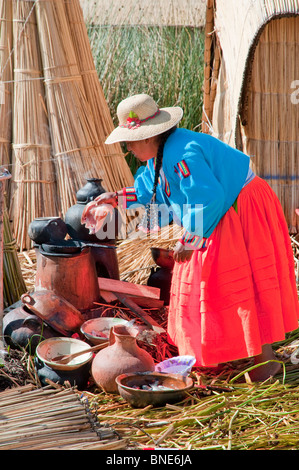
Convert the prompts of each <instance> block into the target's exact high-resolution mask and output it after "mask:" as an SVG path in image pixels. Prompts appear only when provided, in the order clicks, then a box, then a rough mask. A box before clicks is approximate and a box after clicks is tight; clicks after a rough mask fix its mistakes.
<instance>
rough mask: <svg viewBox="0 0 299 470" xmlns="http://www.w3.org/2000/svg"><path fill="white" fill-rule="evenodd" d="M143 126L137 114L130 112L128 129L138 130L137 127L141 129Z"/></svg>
mask: <svg viewBox="0 0 299 470" xmlns="http://www.w3.org/2000/svg"><path fill="white" fill-rule="evenodd" d="M140 124H141V121H140V119H138V116H137V114H135V113H134V112H133V111H130V112H129V117H128V118H127V127H128V128H129V129H136V127H139V126H140Z"/></svg>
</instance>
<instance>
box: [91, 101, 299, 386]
mask: <svg viewBox="0 0 299 470" xmlns="http://www.w3.org/2000/svg"><path fill="white" fill-rule="evenodd" d="M117 115H118V118H119V126H118V127H117V128H116V129H114V130H113V132H112V133H111V134H110V136H109V137H108V138H107V140H106V143H107V144H112V143H114V142H126V144H127V148H128V150H130V151H131V152H133V154H134V155H135V157H136V158H138V159H139V160H141V161H142V162H146V166H145V168H144V169H143V171H142V172H141V173H140V174H138V176H137V177H136V179H135V184H134V187H132V188H123V189H121V190H119V191H117V192H116V193H105V194H103V195H101V196H99V197H98V198H97V199H96V200H95V201H93V202H92V203H91V204H90V205H89V206H88V208H87V209H86V212H85V216H86V215H88V214H91V213H92V211H93V209H94V208H95V207H96V206H97V205H99V204H103V203H106V204H111V205H113V207H115V206H116V205H117V204H118V203H119V204H120V203H121V204H122V205H124V207H126V208H132V207H138V206H140V205H145V206H146V208H147V210H146V215H147V218H146V219H144V220H143V222H142V224H141V227H140V228H141V229H143V230H155V229H156V228H157V221H158V217H157V215H156V217H154V220H153V217H151V216H150V215H152V212H150V208H153V207H159V206H160V205H162V206H163V207H165V206H166V207H167V208H168V209H169V211H170V212H171V214H172V215H173V217H174V219H175V220H176V221H179V223H180V224H181V225H182V226H183V227H184V233H183V236H182V238H181V240H179V241H178V243H177V244H176V246H175V248H174V260H175V267H174V270H173V277H172V288H171V298H170V305H169V315H168V335H169V338H170V340H171V341H172V342H173V343H174V344H175V345H176V346H177V347H178V350H179V354H182V355H183V354H189V355H193V356H195V357H196V365H197V366H207V367H211V366H215V365H217V364H220V363H225V362H228V361H234V360H237V359H242V358H247V357H254V360H255V364H257V365H259V367H257V368H255V369H254V370H252V372H251V374H250V376H251V379H252V380H256V381H260V380H266V379H267V378H269V377H270V376H273V375H275V374H276V373H277V372H278V370H279V369H280V364H279V362H277V361H276V362H275V355H274V353H273V350H272V346H271V344H272V343H273V342H276V341H281V340H283V339H284V338H285V333H286V332H289V331H292V330H294V329H296V328H297V327H298V318H299V309H298V298H297V291H296V283H295V273H294V263H293V253H292V249H291V244H290V239H289V234H288V229H287V225H286V222H285V218H284V214H283V211H282V208H281V205H280V203H279V201H278V198H277V197H276V195H275V193H274V192H273V191H272V189H271V188H270V187H269V185H268V184H267V183H266V182H265V181H263V180H262V179H261V178H259V177H258V176H256V175H254V174H253V173H252V171H251V169H250V167H249V163H250V160H249V157H248V156H247V155H245V154H243V153H242V152H240V151H238V150H236V149H233V148H231V147H229V146H228V145H226V144H224V143H223V142H221V141H219V140H218V139H215V138H213V137H212V136H210V135H206V134H201V133H197V132H193V131H189V130H186V129H180V128H177V127H176V126H177V124H178V123H179V121H180V120H181V118H182V115H183V111H182V109H181V108H179V107H171V108H162V109H159V108H158V106H157V104H156V103H155V101H154V100H153V99H152V98H151V97H150V96H148V95H146V94H140V95H135V96H132V97H129V98H127V99H125V100H123V101H122V102H121V103H120V104H119V106H118V109H117ZM120 201H121V202H120ZM149 203H150V204H149ZM158 215H159V214H158ZM160 219H161V216H160ZM267 361H269V362H267Z"/></svg>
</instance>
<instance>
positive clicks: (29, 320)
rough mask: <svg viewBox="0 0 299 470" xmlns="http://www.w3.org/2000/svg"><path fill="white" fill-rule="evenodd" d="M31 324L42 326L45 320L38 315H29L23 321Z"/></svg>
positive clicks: (26, 324) (27, 324) (25, 323)
mask: <svg viewBox="0 0 299 470" xmlns="http://www.w3.org/2000/svg"><path fill="white" fill-rule="evenodd" d="M30 324H31V325H36V326H41V325H42V324H43V321H42V319H41V318H39V317H37V316H36V315H28V317H26V318H25V319H24V321H23V325H24V326H30Z"/></svg>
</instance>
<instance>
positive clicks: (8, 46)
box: [0, 0, 13, 170]
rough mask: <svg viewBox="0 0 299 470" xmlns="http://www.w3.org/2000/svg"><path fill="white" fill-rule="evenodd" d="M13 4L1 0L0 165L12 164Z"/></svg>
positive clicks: (7, 165)
mask: <svg viewBox="0 0 299 470" xmlns="http://www.w3.org/2000/svg"><path fill="white" fill-rule="evenodd" d="M11 50H12V2H11V1H10V0H0V164H1V165H4V166H5V167H8V168H9V170H10V167H9V165H10V163H11V135H12V96H13V93H12V90H13V86H12V75H13V73H12V57H11Z"/></svg>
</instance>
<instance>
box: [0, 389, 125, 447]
mask: <svg viewBox="0 0 299 470" xmlns="http://www.w3.org/2000/svg"><path fill="white" fill-rule="evenodd" d="M0 406H1V417H0V430H1V433H0V449H1V450H96V449H102V450H104V449H105V450H106V449H123V448H125V447H126V441H125V440H124V439H118V436H117V434H116V433H115V431H114V430H113V429H111V428H107V427H101V426H98V425H97V423H96V422H95V418H94V416H93V415H92V413H91V412H90V411H89V409H88V407H87V406H86V404H84V403H83V402H82V401H81V400H80V397H79V394H78V393H77V392H75V391H74V390H73V389H68V388H62V387H58V388H52V386H48V387H44V388H42V389H41V388H35V387H33V386H31V385H24V386H22V387H17V388H13V389H10V390H7V391H4V392H2V393H0Z"/></svg>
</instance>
